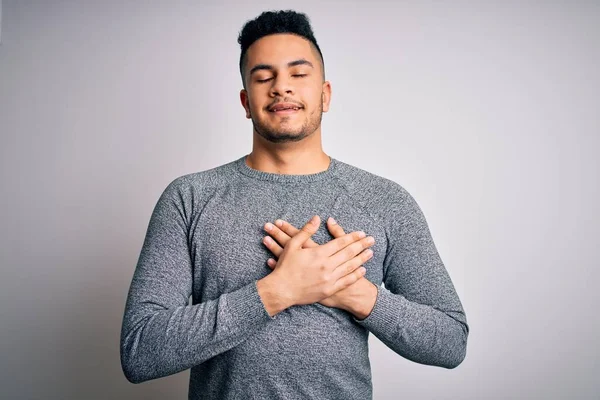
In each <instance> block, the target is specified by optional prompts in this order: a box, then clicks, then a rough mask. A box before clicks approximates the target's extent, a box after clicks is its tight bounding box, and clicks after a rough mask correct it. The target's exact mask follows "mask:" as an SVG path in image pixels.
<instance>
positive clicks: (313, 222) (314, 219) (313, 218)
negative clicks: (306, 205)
mask: <svg viewBox="0 0 600 400" xmlns="http://www.w3.org/2000/svg"><path fill="white" fill-rule="evenodd" d="M310 223H311V224H313V225H317V216H316V215H315V216H314V217H312V219H311V220H310Z"/></svg>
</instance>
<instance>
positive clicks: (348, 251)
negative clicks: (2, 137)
mask: <svg viewBox="0 0 600 400" xmlns="http://www.w3.org/2000/svg"><path fill="white" fill-rule="evenodd" d="M319 225H320V218H319V216H314V217H313V218H312V219H311V220H310V221H309V222H308V223H307V224H306V225H304V226H303V227H302V229H301V230H300V232H298V233H297V234H296V235H295V236H294V237H293V238H292V239H291V240H290V241H289V242H288V243H287V245H286V246H285V248H284V249H283V252H282V253H281V255H280V257H279V261H278V266H277V269H276V270H275V271H273V272H272V273H271V274H269V275H268V276H266V277H265V278H263V279H261V280H259V281H258V283H257V287H258V291H259V295H260V296H261V298H262V300H263V303H264V304H265V307H266V309H267V312H269V314H270V315H274V314H277V313H278V312H280V311H282V310H284V309H286V308H288V307H291V306H293V305H302V304H312V303H316V302H319V301H320V300H322V299H324V298H326V297H329V296H331V295H333V294H334V293H336V292H338V291H340V290H342V289H345V288H346V287H348V286H350V285H352V284H353V283H355V282H356V281H358V280H359V279H360V278H362V276H363V275H364V268H363V267H360V266H361V265H362V264H363V263H364V259H363V258H362V257H361V256H359V254H360V253H361V252H362V251H363V250H365V249H367V248H368V247H370V246H372V244H369V243H368V241H367V238H366V237H365V234H364V232H360V231H359V232H352V233H349V234H346V235H343V236H340V237H338V238H336V239H334V240H331V241H329V242H327V243H325V244H323V245H321V246H317V247H307V248H303V247H302V246H303V244H304V243H305V242H306V241H307V240H309V239H310V237H311V236H312V235H314V234H315V233H316V232H317V230H318V228H319ZM359 267H360V268H359Z"/></svg>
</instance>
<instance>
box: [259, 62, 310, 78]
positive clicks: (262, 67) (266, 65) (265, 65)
mask: <svg viewBox="0 0 600 400" xmlns="http://www.w3.org/2000/svg"><path fill="white" fill-rule="evenodd" d="M296 65H308V66H309V67H311V68H314V66H313V65H312V63H311V62H310V61H308V60H305V59H304V58H301V59H299V60H295V61H290V62H289V63H288V64H287V66H288V68H291V67H295V66H296ZM263 69H266V70H270V71H272V70H274V69H275V67H274V66H272V65H270V64H257V65H255V66H254V67H252V69H251V70H250V76H252V74H253V73H255V72H256V71H260V70H263Z"/></svg>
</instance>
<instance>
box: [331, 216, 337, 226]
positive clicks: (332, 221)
mask: <svg viewBox="0 0 600 400" xmlns="http://www.w3.org/2000/svg"><path fill="white" fill-rule="evenodd" d="M329 222H330V223H331V225H337V222H336V221H335V219H333V217H329Z"/></svg>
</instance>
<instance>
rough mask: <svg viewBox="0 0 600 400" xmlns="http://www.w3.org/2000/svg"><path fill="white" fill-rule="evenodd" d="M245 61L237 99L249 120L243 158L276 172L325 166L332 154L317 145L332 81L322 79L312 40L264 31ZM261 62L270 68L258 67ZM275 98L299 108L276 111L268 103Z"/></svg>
mask: <svg viewBox="0 0 600 400" xmlns="http://www.w3.org/2000/svg"><path fill="white" fill-rule="evenodd" d="M300 60H302V61H301V62H302V63H300V64H298V65H292V66H290V65H289V64H290V63H294V62H300ZM245 65H246V66H245V68H244V81H245V89H242V90H241V91H240V101H241V103H242V106H243V107H244V110H245V113H246V118H248V119H251V120H252V126H253V134H252V152H251V153H250V154H249V155H248V157H247V160H246V162H247V164H248V165H249V166H250V167H251V168H254V169H257V170H261V171H265V172H272V173H280V174H312V173H317V172H320V171H324V170H326V169H327V168H328V166H329V162H330V159H329V156H328V155H327V154H325V152H323V149H322V145H321V118H322V113H324V112H327V111H328V110H329V103H330V100H331V84H330V82H329V81H325V80H324V79H323V76H324V75H323V71H322V66H321V60H320V58H319V56H318V53H317V52H316V50H314V49H313V47H312V46H311V43H310V42H309V41H308V40H306V39H304V38H301V37H299V36H297V35H290V34H276V35H268V36H265V37H263V38H261V39H259V40H257V41H256V42H254V43H253V44H252V45H251V46H250V47H249V48H248V51H247V52H246V64H245ZM311 65H312V66H311ZM260 66H269V68H268V69H267V68H265V69H256V68H258V67H260ZM300 75H303V76H300ZM261 81H262V82H261ZM277 102H292V103H295V104H299V105H301V106H302V107H303V109H301V110H300V111H298V112H297V113H295V114H294V115H276V114H274V113H272V112H269V111H268V108H269V107H270V106H271V105H273V104H275V103H277Z"/></svg>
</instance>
